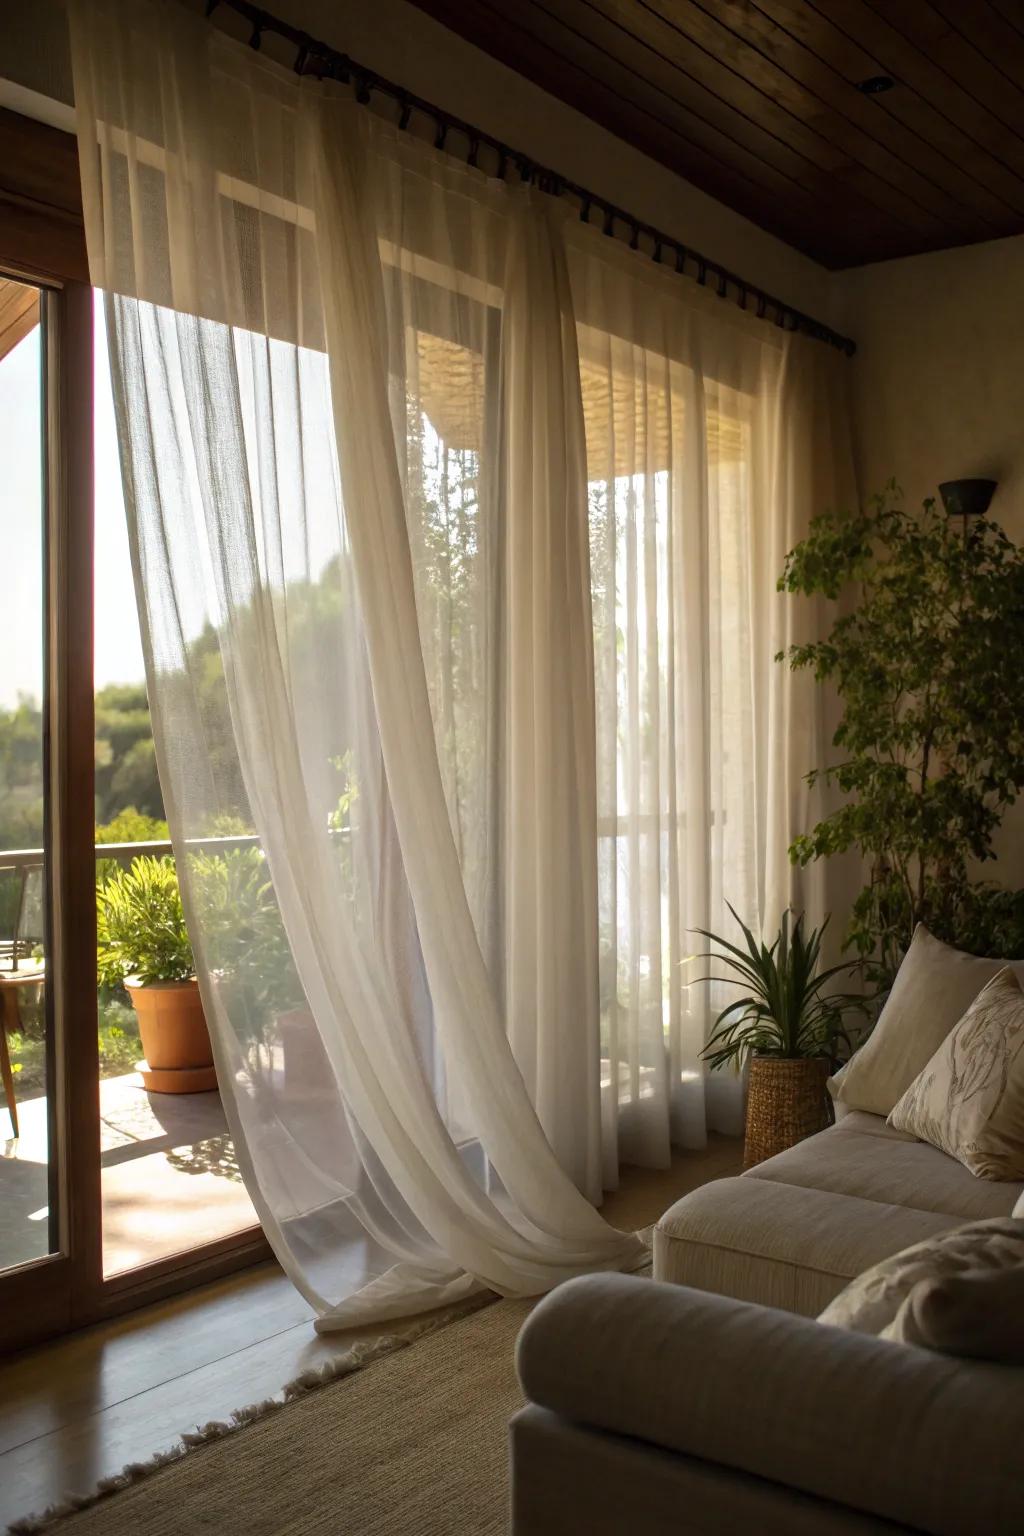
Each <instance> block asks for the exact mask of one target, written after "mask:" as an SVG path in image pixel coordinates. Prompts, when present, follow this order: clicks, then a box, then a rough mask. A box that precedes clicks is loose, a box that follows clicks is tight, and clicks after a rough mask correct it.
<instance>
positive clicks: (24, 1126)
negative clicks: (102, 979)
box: [0, 277, 61, 1272]
mask: <svg viewBox="0 0 1024 1536" xmlns="http://www.w3.org/2000/svg"><path fill="white" fill-rule="evenodd" d="M46 314H47V304H46V297H45V295H44V294H43V293H41V291H40V290H39V289H38V288H37V287H35V286H34V285H32V284H29V283H22V282H17V281H15V280H13V279H10V278H5V277H0V465H2V472H0V546H2V549H3V559H2V570H3V578H2V580H3V599H2V601H0V1076H2V1080H3V1104H2V1108H0V1272H4V1271H9V1270H12V1269H16V1268H18V1267H20V1266H21V1265H24V1264H28V1263H30V1262H31V1261H33V1260H38V1259H42V1258H46V1257H48V1256H49V1255H52V1254H58V1253H59V1252H60V1251H61V1222H60V1188H59V1182H60V1181H59V1180H58V1178H57V1176H56V1175H57V1164H56V1156H55V1153H56V1134H55V1132H56V1125H55V1114H56V1105H55V1099H54V1083H55V1077H54V1070H53V1069H54V1040H53V1014H52V1008H51V1006H50V996H49V993H50V988H49V987H48V985H47V961H48V958H49V953H48V952H49V928H50V924H49V920H48V915H49V914H48V906H49V902H48V893H49V887H50V857H49V848H48V843H49V836H50V824H51V816H50V795H49V786H48V782H47V748H48V741H49V732H48V729H47V720H48V714H49V707H50V697H49V687H48V679H47V586H48V583H47V561H46V552H47V540H46V464H47V454H46V446H47V445H46V408H45V406H46V392H45V382H46V370H45V363H46Z"/></svg>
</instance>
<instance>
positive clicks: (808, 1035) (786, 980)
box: [694, 903, 865, 1070]
mask: <svg viewBox="0 0 1024 1536" xmlns="http://www.w3.org/2000/svg"><path fill="white" fill-rule="evenodd" d="M726 905H727V906H728V903H726ZM729 911H730V912H731V913H732V915H733V917H734V918H735V919H736V921H737V923H739V925H740V927H741V928H742V930H743V938H744V941H745V944H746V948H743V947H741V946H740V945H737V944H730V943H729V941H728V939H723V938H722V937H721V935H720V934H717V933H711V932H710V931H709V930H708V929H707V928H697V929H695V930H694V932H696V933H699V934H702V935H703V937H704V938H706V939H709V940H710V941H711V943H712V944H715V945H717V946H718V947H719V949H720V950H722V951H724V953H717V952H716V951H714V950H711V951H708V952H706V953H704V954H702V955H698V956H697V957H696V958H698V959H700V960H715V961H718V962H719V964H720V965H723V966H724V967H725V968H726V970H727V971H730V972H731V973H732V974H731V975H728V976H702V977H700V981H701V982H719V983H721V982H728V983H729V984H730V985H733V986H742V987H746V988H748V991H747V994H746V996H745V997H741V998H738V999H737V1001H736V1002H734V1003H730V1004H729V1005H728V1007H726V1008H723V1009H722V1011H721V1013H720V1014H719V1015H718V1017H717V1019H716V1020H715V1023H714V1028H713V1029H712V1032H711V1037H710V1039H709V1040H708V1043H707V1045H706V1046H705V1047H704V1050H703V1052H702V1053H701V1054H702V1055H703V1057H704V1059H705V1060H706V1061H707V1062H708V1064H709V1065H710V1066H711V1068H712V1070H715V1069H717V1068H719V1067H723V1066H725V1064H726V1063H727V1062H730V1061H735V1062H738V1063H739V1062H742V1060H743V1059H744V1057H746V1056H748V1055H755V1056H782V1057H785V1058H788V1059H789V1060H803V1059H807V1058H809V1057H824V1058H826V1059H828V1060H829V1061H831V1062H832V1063H833V1064H838V1062H839V1061H840V1060H841V1059H843V1057H842V1055H841V1048H842V1052H843V1053H844V1054H845V1055H849V1054H850V1052H851V1051H852V1049H853V1045H854V1041H853V1039H852V1038H851V1036H850V1034H849V1032H848V1030H847V1028H846V1023H845V1020H846V1017H847V1015H848V1014H850V1013H853V1012H864V1010H865V1000H864V998H863V997H861V996H860V995H858V994H857V993H852V992H828V993H826V992H825V988H826V987H827V986H828V984H829V982H831V981H832V980H833V978H834V977H836V976H838V975H840V974H841V973H842V972H844V971H853V970H856V969H858V967H859V962H858V961H851V962H847V963H846V964H845V965H834V966H832V967H830V968H829V969H827V970H819V969H818V965H819V961H820V958H821V942H822V939H823V937H824V934H825V930H826V928H827V927H828V921H829V920H828V918H826V919H825V921H824V923H823V924H822V925H821V927H820V928H812V929H811V930H810V932H809V933H807V934H805V933H804V920H803V915H802V914H801V915H800V917H798V918H797V919H796V921H795V922H791V913H790V912H788V911H786V912H784V913H783V914H782V923H781V925H780V928H779V932H778V934H777V936H776V938H775V941H774V943H773V944H772V945H771V946H770V947H769V946H768V945H766V944H763V943H759V942H758V941H757V939H755V937H754V935H753V933H752V932H751V930H750V929H749V928H748V927H747V925H746V924H745V923H744V922H743V921H742V920H741V918H740V916H739V914H738V913H737V912H736V911H735V909H734V908H733V907H731V906H730V907H729Z"/></svg>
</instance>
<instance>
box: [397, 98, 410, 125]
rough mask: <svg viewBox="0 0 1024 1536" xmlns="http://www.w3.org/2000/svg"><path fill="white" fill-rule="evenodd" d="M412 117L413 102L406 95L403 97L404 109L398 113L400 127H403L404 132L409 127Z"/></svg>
mask: <svg viewBox="0 0 1024 1536" xmlns="http://www.w3.org/2000/svg"><path fill="white" fill-rule="evenodd" d="M411 117H412V102H411V101H410V100H409V98H408V97H407V96H406V97H403V98H402V110H401V111H400V112H399V114H398V126H399V128H400V129H401V131H402V132H403V133H404V132H405V130H406V129H407V128H408V126H409V119H410V118H411Z"/></svg>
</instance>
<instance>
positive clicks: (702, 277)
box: [697, 256, 708, 288]
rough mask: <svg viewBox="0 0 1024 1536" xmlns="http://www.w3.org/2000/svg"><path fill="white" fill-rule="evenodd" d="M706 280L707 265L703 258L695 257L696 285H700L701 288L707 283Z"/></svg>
mask: <svg viewBox="0 0 1024 1536" xmlns="http://www.w3.org/2000/svg"><path fill="white" fill-rule="evenodd" d="M707 280H708V264H707V262H706V261H705V260H704V258H703V256H698V257H697V281H698V283H700V285H701V287H702V288H703V287H704V284H705V283H706V282H707Z"/></svg>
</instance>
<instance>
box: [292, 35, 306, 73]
mask: <svg viewBox="0 0 1024 1536" xmlns="http://www.w3.org/2000/svg"><path fill="white" fill-rule="evenodd" d="M308 58H309V49H308V47H307V46H306V44H305V43H303V44H302V45H301V47H300V48H299V51H298V53H297V54H296V55H295V73H296V74H297V75H304V74H305V73H306V60H307V59H308Z"/></svg>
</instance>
